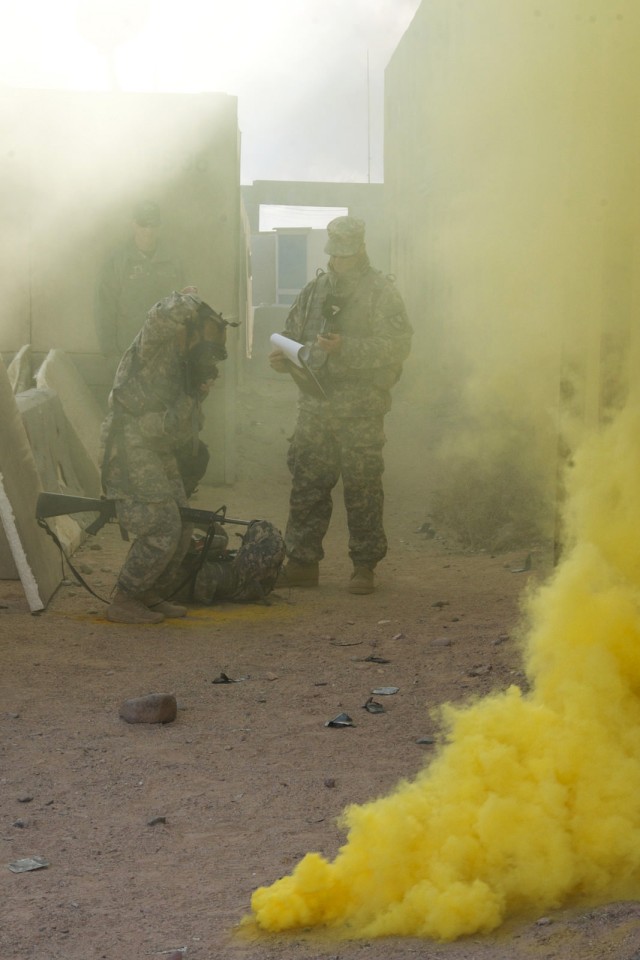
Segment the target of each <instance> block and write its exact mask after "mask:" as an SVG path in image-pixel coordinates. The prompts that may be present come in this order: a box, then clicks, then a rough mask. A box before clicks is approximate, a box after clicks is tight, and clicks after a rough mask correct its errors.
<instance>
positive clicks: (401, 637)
mask: <svg viewBox="0 0 640 960" xmlns="http://www.w3.org/2000/svg"><path fill="white" fill-rule="evenodd" d="M391 639H392V640H406V637H405V635H404V633H394V635H393V636H392V637H391Z"/></svg>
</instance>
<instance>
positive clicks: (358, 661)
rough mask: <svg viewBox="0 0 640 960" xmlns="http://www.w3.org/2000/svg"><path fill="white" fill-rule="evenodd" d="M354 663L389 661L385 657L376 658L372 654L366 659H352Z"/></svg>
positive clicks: (389, 661)
mask: <svg viewBox="0 0 640 960" xmlns="http://www.w3.org/2000/svg"><path fill="white" fill-rule="evenodd" d="M353 662H354V663H391V660H387V659H386V658H385V657H376V656H374V654H372V653H371V654H369V656H368V657H354V658H353Z"/></svg>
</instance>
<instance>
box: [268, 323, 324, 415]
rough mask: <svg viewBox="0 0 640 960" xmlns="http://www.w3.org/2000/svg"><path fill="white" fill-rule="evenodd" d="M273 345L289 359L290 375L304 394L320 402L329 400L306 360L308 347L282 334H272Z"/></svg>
mask: <svg viewBox="0 0 640 960" xmlns="http://www.w3.org/2000/svg"><path fill="white" fill-rule="evenodd" d="M270 339H271V345H272V346H274V347H275V348H276V349H277V350H281V351H282V352H283V353H284V355H285V357H286V358H287V367H288V370H289V373H290V374H291V376H292V377H293V379H294V380H295V382H296V384H297V385H298V387H299V388H300V389H301V390H302V392H303V393H307V394H309V395H310V396H312V397H316V399H318V400H328V399H329V398H328V397H327V394H326V392H325V390H324V388H323V386H322V384H321V383H320V381H319V380H318V378H317V377H316V375H315V374H314V373H313V371H312V370H311V369H310V368H309V366H308V364H307V363H306V361H305V359H304V353H305V351H306V350H307V347H306V346H305V345H304V344H303V343H298V341H297V340H292V339H291V337H285V336H283V335H282V334H281V333H272V334H271V338H270Z"/></svg>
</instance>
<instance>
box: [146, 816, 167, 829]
mask: <svg viewBox="0 0 640 960" xmlns="http://www.w3.org/2000/svg"><path fill="white" fill-rule="evenodd" d="M166 822H167V818H166V817H151V820H147V826H148V827H155V826H157V825H158V824H159V823H166Z"/></svg>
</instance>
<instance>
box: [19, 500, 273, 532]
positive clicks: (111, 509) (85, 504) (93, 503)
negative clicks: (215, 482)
mask: <svg viewBox="0 0 640 960" xmlns="http://www.w3.org/2000/svg"><path fill="white" fill-rule="evenodd" d="M179 509H180V516H181V517H182V519H183V520H186V521H187V523H194V524H195V525H196V526H198V527H205V528H207V529H208V528H210V527H211V526H212V524H214V523H233V524H236V525H237V526H240V527H249V526H250V525H251V524H252V523H253V522H254V521H253V520H235V519H233V518H232V517H228V516H227V508H226V506H225V507H220V508H219V509H218V510H199V509H197V508H195V507H180V508H179ZM71 513H97V514H98V516H97V517H96V519H95V520H94V521H93V522H92V523H90V524H89V526H88V527H85V532H86V533H90V534H91V535H92V536H95V535H96V533H97V532H98V531H99V530H102V528H103V527H104V525H105V524H106V523H108V522H109V521H110V520H115V519H116V501H115V500H107V499H106V497H102V498H101V499H99V500H94V499H93V498H92V497H69V496H67V495H66V494H64V493H39V494H38V501H37V503H36V520H38V522H40V521H44V520H45V519H46V518H47V517H61V516H66V515H67V514H71ZM41 526H44V524H41Z"/></svg>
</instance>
